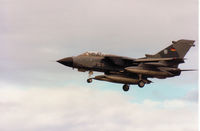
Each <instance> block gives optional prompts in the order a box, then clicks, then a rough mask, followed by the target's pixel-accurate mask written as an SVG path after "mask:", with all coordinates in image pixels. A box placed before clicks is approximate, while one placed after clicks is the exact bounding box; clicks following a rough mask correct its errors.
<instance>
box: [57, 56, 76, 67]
mask: <svg viewBox="0 0 200 131" xmlns="http://www.w3.org/2000/svg"><path fill="white" fill-rule="evenodd" d="M57 62H58V63H60V64H63V65H66V66H69V67H73V58H72V57H67V58H63V59H60V60H58V61H57Z"/></svg>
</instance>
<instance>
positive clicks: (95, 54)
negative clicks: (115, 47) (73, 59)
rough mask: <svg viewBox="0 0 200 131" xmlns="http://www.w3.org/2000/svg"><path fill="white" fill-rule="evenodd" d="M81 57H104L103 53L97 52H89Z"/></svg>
mask: <svg viewBox="0 0 200 131" xmlns="http://www.w3.org/2000/svg"><path fill="white" fill-rule="evenodd" d="M80 56H104V54H102V53H101V52H96V51H87V52H85V53H83V54H81V55H80Z"/></svg>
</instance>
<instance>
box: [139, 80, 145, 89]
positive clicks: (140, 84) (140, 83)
mask: <svg viewBox="0 0 200 131" xmlns="http://www.w3.org/2000/svg"><path fill="white" fill-rule="evenodd" d="M144 85H145V83H144V81H143V80H141V81H139V82H138V86H139V87H140V88H143V87H144Z"/></svg>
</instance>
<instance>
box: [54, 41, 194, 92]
mask: <svg viewBox="0 0 200 131" xmlns="http://www.w3.org/2000/svg"><path fill="white" fill-rule="evenodd" d="M194 42H195V41H194V40H185V39H181V40H178V41H172V44H171V45H170V46H168V47H166V48H165V49H163V50H161V51H160V52H158V53H156V54H154V55H149V54H146V55H145V57H142V58H136V59H135V58H130V57H124V56H118V55H111V54H103V53H100V52H85V53H83V54H80V55H78V56H73V57H66V58H63V59H60V60H58V61H57V62H59V63H61V64H63V65H65V66H68V67H72V68H73V69H74V68H76V69H78V71H81V72H85V71H89V78H88V79H87V82H88V83H91V82H92V80H93V79H94V80H101V81H107V82H113V83H121V84H123V90H124V91H128V90H129V86H130V85H138V86H139V87H140V88H142V87H144V86H145V84H150V83H152V81H151V80H149V78H158V79H165V78H168V77H174V76H179V75H180V74H181V72H182V71H192V69H188V70H186V69H179V68H178V66H179V64H182V63H184V60H185V58H184V57H185V55H186V53H187V52H188V51H189V49H190V48H191V47H192V46H194ZM93 71H97V72H103V73H104V74H102V75H98V76H94V77H91V75H92V74H93Z"/></svg>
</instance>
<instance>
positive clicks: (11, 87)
mask: <svg viewBox="0 0 200 131" xmlns="http://www.w3.org/2000/svg"><path fill="white" fill-rule="evenodd" d="M0 21H1V22H0V41H1V48H0V72H1V73H0V116H1V117H0V130H1V131H10V130H17V131H27V130H30V131H31V130H33V131H35V130H41V131H44V130H48V131H49V130H52V131H57V130H68V131H77V130H89V131H90V130H91V131H93V130H103V131H104V130H105V131H106V130H113V131H114V130H115V131H116V130H119V131H121V130H127V131H132V130H133V129H134V130H136V131H146V130H150V131H160V130H163V131H164V130H166V131H168V130H172V131H186V130H187V131H196V130H197V98H198V72H183V73H182V74H181V76H179V77H175V78H170V79H165V80H158V79H152V81H153V82H154V83H152V84H150V85H146V86H145V87H144V88H143V89H140V88H138V87H137V86H131V89H130V91H129V92H128V93H127V92H126V93H125V92H123V91H122V89H121V86H122V85H120V84H112V83H107V82H99V81H94V82H93V83H91V84H87V83H86V79H87V78H88V74H87V73H80V72H77V71H76V70H72V69H70V68H68V67H65V66H62V65H60V64H58V63H56V62H55V61H56V60H58V59H60V58H63V57H67V56H74V55H78V54H80V53H83V52H85V51H101V52H104V53H109V54H117V55H122V56H128V57H133V58H138V57H143V56H144V55H145V54H155V53H157V52H158V51H160V50H161V49H163V48H165V47H166V46H168V45H169V44H171V41H173V40H175V41H176V40H179V39H191V40H195V41H196V42H195V45H196V46H195V47H192V48H191V49H190V51H189V52H188V54H187V55H186V58H187V59H186V63H184V64H182V65H180V68H183V69H191V68H192V69H198V1H197V0H73V1H72V0H71V1H70V0H59V1H56V0H34V1H31V0H17V1H16V0H1V1H0ZM11 125H12V126H11Z"/></svg>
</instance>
